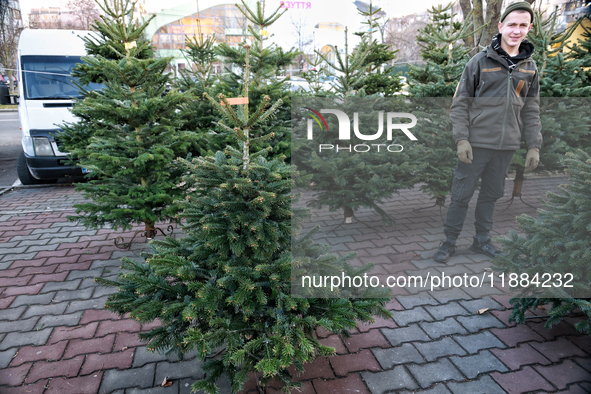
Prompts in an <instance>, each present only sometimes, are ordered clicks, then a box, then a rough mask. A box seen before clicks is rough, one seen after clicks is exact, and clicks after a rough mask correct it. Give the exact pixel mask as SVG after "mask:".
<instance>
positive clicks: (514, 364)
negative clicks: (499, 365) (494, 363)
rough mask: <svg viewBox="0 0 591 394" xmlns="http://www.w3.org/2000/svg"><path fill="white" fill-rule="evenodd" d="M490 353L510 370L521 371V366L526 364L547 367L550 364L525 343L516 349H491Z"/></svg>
mask: <svg viewBox="0 0 591 394" xmlns="http://www.w3.org/2000/svg"><path fill="white" fill-rule="evenodd" d="M491 352H492V353H493V354H494V355H495V356H497V357H498V359H499V360H501V361H502V362H503V363H505V365H507V366H508V367H509V368H510V369H512V370H518V369H521V367H522V366H523V365H527V364H542V365H548V364H550V363H551V362H550V360H548V359H547V358H546V357H544V356H543V355H542V354H541V353H540V352H538V351H537V350H535V349H534V348H532V347H531V346H530V345H529V344H527V343H523V344H521V345H519V346H518V347H516V348H510V349H492V350H491Z"/></svg>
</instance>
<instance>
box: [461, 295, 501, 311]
mask: <svg viewBox="0 0 591 394" xmlns="http://www.w3.org/2000/svg"><path fill="white" fill-rule="evenodd" d="M460 305H462V306H463V307H464V308H466V309H467V310H468V311H470V312H472V313H478V311H479V310H480V309H484V308H488V309H503V306H502V305H500V304H499V303H498V302H496V301H495V300H493V299H492V298H481V299H478V300H469V301H460Z"/></svg>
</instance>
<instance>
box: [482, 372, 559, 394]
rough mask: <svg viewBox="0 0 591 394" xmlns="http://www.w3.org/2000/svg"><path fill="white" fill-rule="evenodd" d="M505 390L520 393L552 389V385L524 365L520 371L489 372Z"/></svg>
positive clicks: (510, 393) (512, 393)
mask: <svg viewBox="0 0 591 394" xmlns="http://www.w3.org/2000/svg"><path fill="white" fill-rule="evenodd" d="M490 377H491V378H493V379H494V380H495V381H496V382H497V383H498V384H499V385H500V386H501V387H502V388H503V389H505V391H507V392H508V393H509V394H521V393H527V392H530V391H536V390H544V391H554V390H555V389H554V387H552V385H551V384H550V383H548V382H547V381H546V380H544V378H543V377H542V376H541V375H540V374H538V373H537V372H536V371H534V370H533V369H532V368H531V367H525V368H523V369H522V370H521V371H516V372H508V373H504V374H501V373H498V372H493V373H491V374H490Z"/></svg>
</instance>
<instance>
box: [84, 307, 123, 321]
mask: <svg viewBox="0 0 591 394" xmlns="http://www.w3.org/2000/svg"><path fill="white" fill-rule="evenodd" d="M119 319H120V317H119V315H117V314H116V313H114V312H111V311H108V310H105V309H88V310H86V311H84V314H83V315H82V320H80V324H86V323H90V322H93V321H103V320H119Z"/></svg>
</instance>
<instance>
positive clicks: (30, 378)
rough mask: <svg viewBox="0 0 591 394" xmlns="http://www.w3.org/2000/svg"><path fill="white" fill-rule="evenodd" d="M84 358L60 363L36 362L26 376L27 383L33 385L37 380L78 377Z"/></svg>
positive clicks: (79, 357) (75, 358) (80, 357)
mask: <svg viewBox="0 0 591 394" xmlns="http://www.w3.org/2000/svg"><path fill="white" fill-rule="evenodd" d="M83 361H84V356H78V357H74V358H71V359H69V360H62V361H49V362H47V361H38V362H36V363H35V365H34V366H33V368H31V371H30V372H29V374H28V375H27V383H35V382H36V381H38V380H39V379H46V378H54V377H57V376H65V377H66V378H70V377H74V376H76V375H78V371H80V367H81V366H82V362H83Z"/></svg>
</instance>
